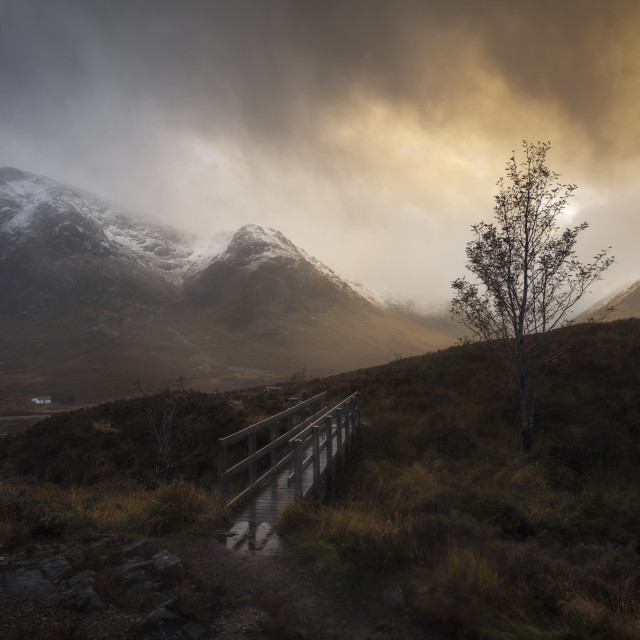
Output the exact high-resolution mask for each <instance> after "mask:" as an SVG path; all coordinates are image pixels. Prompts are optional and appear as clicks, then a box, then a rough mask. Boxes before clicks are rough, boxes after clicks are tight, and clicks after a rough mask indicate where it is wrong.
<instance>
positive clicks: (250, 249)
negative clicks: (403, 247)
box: [0, 169, 452, 401]
mask: <svg viewBox="0 0 640 640" xmlns="http://www.w3.org/2000/svg"><path fill="white" fill-rule="evenodd" d="M221 248H223V249H224V250H223V251H222V252H220V251H219V249H221ZM0 292H1V294H2V295H1V296H0V335H2V336H3V337H4V338H3V340H2V347H1V349H0V399H2V396H3V395H4V396H8V395H11V394H13V395H14V396H16V397H17V396H19V395H20V394H21V393H24V394H27V395H30V396H33V395H42V394H44V393H48V392H50V391H52V390H64V391H66V392H70V393H73V394H74V395H76V396H77V397H78V398H80V399H83V400H86V401H93V400H98V399H105V398H113V397H118V396H123V395H129V394H131V393H134V392H136V390H135V389H134V386H133V383H134V381H135V380H136V379H140V380H142V381H143V383H145V384H147V385H157V384H159V383H160V382H161V381H162V380H164V379H166V378H168V377H169V376H172V375H181V376H185V377H186V378H187V381H188V384H189V385H190V386H192V387H199V388H202V389H215V388H228V387H232V386H238V385H246V384H251V383H256V382H260V381H268V380H272V379H274V378H282V377H286V376H289V375H291V373H293V372H294V371H296V370H299V369H301V368H303V367H304V368H306V370H307V371H308V372H310V373H312V374H316V375H320V374H328V373H334V372H338V371H344V370H348V369H354V368H358V367H362V366H368V365H371V364H378V363H381V362H385V361H388V360H391V359H393V358H394V357H398V356H399V355H412V354H416V353H423V352H425V351H427V350H430V349H433V348H437V347H441V346H445V345H448V344H450V343H451V342H452V340H451V339H450V338H449V337H447V336H444V335H441V334H439V333H438V332H434V331H431V330H429V329H428V328H427V327H425V326H420V324H418V323H416V322H414V321H413V320H411V319H409V318H408V317H407V316H405V315H403V314H402V313H400V312H399V311H398V310H397V309H395V308H393V307H391V306H389V305H387V304H385V303H384V302H383V301H381V300H379V299H377V298H376V297H375V296H373V295H372V294H370V293H369V292H366V291H364V290H362V289H361V288H358V287H356V286H354V285H351V284H349V283H348V282H346V281H344V280H343V279H341V278H340V277H339V276H337V275H336V274H335V273H334V272H333V271H331V269H329V268H328V267H326V266H325V265H323V264H322V263H320V262H319V261H318V260H316V259H315V258H313V257H311V256H309V255H308V254H307V253H305V252H304V251H303V250H302V249H300V248H298V247H296V246H295V245H294V244H293V243H292V242H291V241H289V240H288V239H287V238H286V237H285V236H283V235H282V234H281V233H280V232H278V231H274V230H272V229H266V230H265V229H262V228H261V227H257V226H255V225H247V226H245V227H243V228H242V229H240V230H239V231H238V232H237V233H236V234H235V235H234V236H233V239H232V240H231V242H230V243H229V244H228V246H226V248H224V245H223V246H220V243H219V242H216V241H212V242H208V241H207V242H202V241H200V240H198V239H196V238H193V237H190V236H187V235H185V234H182V233H179V232H177V231H175V230H172V229H167V228H164V227H161V226H159V225H156V224H153V223H150V222H149V221H145V220H143V219H139V218H134V217H131V216H129V215H128V214H126V213H125V212H124V211H123V210H121V209H120V208H118V207H117V206H115V205H113V204H111V203H108V202H105V201H104V200H101V199H99V198H97V197H95V196H92V195H91V194H87V193H84V192H82V191H80V190H78V189H74V188H72V187H68V186H64V185H61V184H58V183H56V182H54V181H53V180H50V179H48V178H44V177H41V176H35V175H33V174H28V173H25V172H22V171H18V170H16V169H0Z"/></svg>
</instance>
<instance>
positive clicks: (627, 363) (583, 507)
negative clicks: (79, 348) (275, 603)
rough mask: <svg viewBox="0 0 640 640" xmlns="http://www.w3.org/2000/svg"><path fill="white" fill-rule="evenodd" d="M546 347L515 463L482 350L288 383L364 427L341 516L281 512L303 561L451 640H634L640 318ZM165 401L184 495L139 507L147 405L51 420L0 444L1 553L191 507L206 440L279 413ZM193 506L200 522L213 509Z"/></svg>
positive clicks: (500, 380) (207, 470) (316, 508)
mask: <svg viewBox="0 0 640 640" xmlns="http://www.w3.org/2000/svg"><path fill="white" fill-rule="evenodd" d="M557 338H558V339H562V340H565V339H567V340H570V341H571V345H570V348H569V349H568V350H567V351H565V352H564V353H563V355H562V356H561V357H560V358H559V359H558V360H557V361H555V362H553V363H551V364H550V366H549V368H548V371H547V377H546V382H545V385H544V388H543V389H542V393H541V397H540V400H539V413H538V422H537V424H538V431H537V434H536V441H535V445H534V448H533V451H532V452H531V453H530V454H529V455H528V456H526V457H525V456H523V455H522V453H521V444H520V433H519V422H518V401H517V392H516V387H515V385H514V384H513V382H512V380H511V379H510V377H509V375H508V374H507V372H505V371H504V369H503V368H502V367H501V366H500V364H499V363H497V362H496V360H495V359H494V356H493V354H492V352H491V350H490V349H489V348H488V346H487V345H482V344H477V345H465V346H460V347H454V348H450V349H447V350H445V351H441V352H437V353H433V354H428V355H425V356H419V357H413V358H404V359H400V358H399V359H397V360H395V361H393V362H390V363H389V364H387V365H384V366H381V367H375V368H371V369H362V370H358V371H354V372H351V373H348V374H343V375H340V376H332V377H330V378H324V379H318V380H311V381H305V380H303V381H300V382H299V383H297V384H295V385H294V384H290V385H288V386H287V387H286V388H285V391H286V393H288V394H291V395H299V396H304V395H311V394H314V393H316V392H318V391H321V390H325V389H326V390H328V392H329V403H331V401H332V400H336V401H337V400H339V399H340V398H341V397H344V396H345V395H346V394H348V393H350V392H352V391H355V390H359V391H360V392H361V394H362V413H363V419H364V421H365V422H366V424H367V426H366V428H365V429H363V432H362V438H361V441H360V446H359V448H358V457H357V460H356V461H355V464H354V465H353V467H352V471H351V473H350V475H349V477H348V479H347V480H348V481H347V483H346V485H345V488H344V490H343V492H342V494H341V495H340V496H339V497H338V499H337V500H336V502H335V503H334V504H332V505H319V504H305V505H299V506H295V507H293V508H290V509H289V510H288V511H287V512H286V513H285V516H284V518H283V520H282V522H281V531H282V532H283V534H284V535H285V536H286V537H287V538H288V539H289V540H290V542H291V543H292V544H293V545H294V547H295V548H296V549H297V551H298V553H299V555H300V557H301V558H302V559H303V560H304V561H305V562H308V563H309V566H310V567H314V568H315V570H317V571H319V572H320V574H321V575H322V576H324V578H325V579H326V580H327V581H328V583H329V584H331V585H334V584H336V583H340V584H341V588H343V589H354V590H356V591H357V592H358V593H361V594H363V595H364V596H365V597H367V598H368V599H369V601H370V602H372V604H373V605H374V606H377V604H378V601H380V600H382V593H383V591H384V589H385V588H386V587H388V586H389V585H391V584H394V583H399V584H401V585H402V587H403V591H404V593H405V596H406V598H405V599H406V601H407V606H408V609H409V610H410V612H411V614H412V615H413V616H414V617H415V618H416V619H418V620H419V621H422V622H423V623H424V624H425V625H426V626H428V627H434V626H435V627H440V628H442V629H444V630H445V631H446V632H450V633H457V634H460V635H459V637H468V638H499V639H507V638H509V639H511V638H513V639H515V638H531V639H534V638H535V639H544V640H551V639H554V640H555V639H567V640H568V639H577V638H594V639H595V638H640V613H639V611H640V578H639V576H640V571H639V569H640V555H639V551H640V466H639V465H638V458H639V454H640V321H638V320H626V321H618V322H613V323H607V324H604V325H595V324H593V325H579V326H576V327H572V328H569V329H567V330H563V331H562V332H560V333H558V334H557ZM246 393H247V394H251V393H253V391H251V390H249V391H247V392H246ZM256 398H258V395H256ZM176 400H178V401H179V402H178V405H179V408H178V414H179V416H180V418H181V419H184V421H185V424H187V423H189V424H190V425H192V427H193V431H192V434H193V436H194V437H195V440H194V441H197V442H201V441H202V442H205V443H206V446H203V447H202V448H201V450H200V451H199V452H198V455H196V456H194V457H193V458H192V459H190V460H189V462H188V464H186V465H185V466H184V467H183V468H182V469H181V472H182V474H183V476H184V478H185V479H186V480H188V481H190V482H191V483H193V484H188V483H185V482H182V481H179V480H178V481H176V480H174V481H173V484H170V485H168V486H169V487H172V489H170V490H169V489H167V486H164V487H161V488H160V489H159V490H157V491H156V492H153V491H151V489H150V487H152V486H153V485H154V482H155V476H154V460H153V456H151V454H150V451H149V448H148V444H149V443H148V431H149V423H148V411H147V409H146V405H145V402H147V401H148V399H146V400H144V399H143V400H137V401H127V402H124V401H123V402H117V403H109V404H106V405H100V406H98V407H94V408H91V409H83V410H82V411H78V412H73V413H69V414H66V415H60V416H55V417H54V418H51V419H50V420H48V421H46V422H43V423H41V424H39V425H36V426H35V427H33V428H32V429H31V430H29V431H28V432H27V433H26V434H25V435H24V436H21V437H18V438H14V439H10V440H8V441H6V443H5V446H4V447H3V448H2V452H1V453H0V469H1V470H2V476H3V477H4V480H2V481H1V482H0V521H2V522H3V523H5V524H4V525H3V527H4V528H3V527H0V537H1V538H2V539H0V543H3V544H16V543H17V542H18V541H19V540H20V539H21V536H22V539H24V537H28V536H37V535H54V534H55V535H73V533H74V531H76V530H78V529H81V530H83V531H87V532H92V531H105V530H108V529H109V527H110V526H111V527H112V528H116V529H118V530H122V528H123V527H124V528H125V529H126V527H127V526H133V525H131V524H127V523H136V522H137V523H140V522H141V521H142V520H141V519H140V514H141V513H143V511H144V509H145V508H147V509H149V508H151V507H149V506H148V505H149V504H155V505H156V511H155V513H156V514H157V513H159V512H160V513H166V509H165V511H162V509H161V508H160V507H158V505H161V504H166V500H169V501H171V500H173V504H175V503H180V502H182V503H184V504H186V503H187V502H188V503H189V504H192V502H193V501H187V500H186V499H185V498H184V497H182V498H176V495H178V494H179V495H189V491H190V490H189V489H188V487H193V486H194V485H196V486H199V489H198V491H205V492H206V491H207V490H208V489H210V488H212V485H213V483H214V479H215V450H214V448H215V439H216V438H217V437H218V436H219V435H222V434H224V433H228V432H231V431H234V430H236V429H237V428H239V427H240V426H242V425H243V424H246V422H247V421H253V420H255V419H257V418H258V417H259V416H260V415H266V414H270V413H275V411H276V410H277V407H276V405H275V404H273V406H271V405H270V404H269V403H270V402H272V401H271V400H269V401H267V399H265V398H264V397H263V396H260V397H259V400H258V399H257V400H255V402H256V403H257V404H254V405H253V407H252V409H251V413H249V414H248V413H247V412H246V411H245V410H238V409H234V408H232V407H230V406H229V405H228V404H226V403H217V402H215V401H214V400H213V399H211V398H210V397H209V396H206V395H204V394H198V393H188V392H184V393H183V394H181V395H180V394H179V395H178V396H177V397H176ZM273 402H275V401H273ZM115 477H117V478H119V481H118V483H115V482H114V478H115ZM125 481H126V482H127V483H129V484H127V485H126V489H125V488H123V484H124V483H125ZM180 482H182V484H180ZM176 483H178V484H176ZM132 486H136V487H138V488H139V489H138V491H141V492H142V493H141V494H140V493H138V494H132V493H126V492H127V491H130V489H131V487H132ZM65 487H66V488H65ZM161 492H164V493H163V494H162V493H161ZM180 492H182V493H180ZM138 495H141V496H142V497H140V498H136V497H135V496H138ZM194 495H195V494H194ZM197 495H198V498H197V500H195V498H194V500H195V504H196V506H197V505H199V506H198V509H200V510H202V511H203V512H206V513H208V514H209V515H208V516H207V517H209V518H211V511H210V510H209V511H207V509H205V506H204V505H206V504H209V505H210V504H211V502H212V501H214V498H213V497H212V494H210V493H208V494H206V495H204V494H197ZM132 496H133V497H132ZM167 496H169V497H167ZM172 496H173V497H172ZM125 498H126V499H125ZM163 500H164V501H165V502H162V501H163ZM207 501H208V502H207ZM52 505H53V506H52ZM96 505H97V506H96ZM114 505H119V506H114ZM144 505H147V506H146V507H145V506H144ZM54 507H55V508H54ZM109 509H111V511H109ZM47 510H48V511H47ZM51 513H53V514H54V515H55V518H57V520H56V519H55V518H53V520H52V519H51V518H52V516H51ZM110 513H111V514H115V515H111V516H110V515H109V514H110ZM145 513H147V515H148V513H149V511H147V512H145ZM216 513H218V514H219V513H220V510H219V507H218V511H217V512H216ZM47 514H48V515H47ZM56 514H57V515H56ZM136 514H137V515H136ZM89 516H90V517H89ZM47 517H49V519H48V520H47ZM145 517H146V516H145ZM9 518H11V522H12V523H13V524H12V525H11V527H8V526H7V525H6V522H7V521H9ZM110 518H111V521H110ZM127 518H128V519H127ZM89 520H90V521H89ZM196 520H197V516H196V515H194V513H193V512H190V513H189V514H188V517H187V516H183V515H180V514H179V515H178V516H177V518H176V519H175V520H174V521H173V523H169V524H170V525H171V526H172V527H173V528H174V530H175V528H176V527H177V528H178V529H179V528H180V527H181V526H184V525H185V523H187V522H195V521H196ZM150 521H153V520H150ZM155 521H156V522H157V521H158V519H157V518H156V520H155ZM219 521H220V520H218V522H219ZM47 522H49V523H50V522H57V523H58V528H57V529H55V531H53V530H52V529H51V527H50V526H49V529H47ZM110 522H111V525H110ZM209 522H210V520H209ZM25 523H26V524H25ZM160 524H161V525H162V521H161V522H160ZM162 528H163V527H161V529H162ZM134 530H135V528H134Z"/></svg>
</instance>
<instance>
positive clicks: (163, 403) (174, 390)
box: [138, 377, 202, 482]
mask: <svg viewBox="0 0 640 640" xmlns="http://www.w3.org/2000/svg"><path fill="white" fill-rule="evenodd" d="M138 387H139V388H141V385H140V384H139V383H138ZM141 390H142V389H141ZM182 391H184V378H182V377H180V378H175V379H174V378H173V377H172V378H169V380H168V381H167V382H166V384H165V385H164V388H163V389H161V390H159V392H158V393H156V394H154V395H149V394H147V393H144V391H143V394H144V396H145V401H146V402H145V413H146V420H147V423H148V425H149V431H148V434H149V445H150V448H151V451H152V453H153V455H154V457H155V476H156V481H158V482H161V481H163V480H167V479H169V478H170V477H171V476H172V475H173V474H174V473H175V472H176V471H177V470H178V469H179V468H180V467H182V466H183V465H184V464H185V463H186V462H187V461H188V460H190V459H191V458H193V457H194V456H196V455H198V453H200V451H201V450H202V446H201V445H200V444H199V443H194V442H192V441H191V438H189V435H190V432H191V431H192V425H191V424H190V423H189V422H187V421H185V420H184V419H180V418H179V417H178V403H177V400H176V395H177V394H179V393H180V392H182Z"/></svg>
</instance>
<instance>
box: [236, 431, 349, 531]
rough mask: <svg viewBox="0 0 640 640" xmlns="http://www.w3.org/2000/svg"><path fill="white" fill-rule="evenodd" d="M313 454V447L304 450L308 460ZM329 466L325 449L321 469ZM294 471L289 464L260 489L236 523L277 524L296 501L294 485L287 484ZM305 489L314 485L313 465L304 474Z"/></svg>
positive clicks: (334, 454)
mask: <svg viewBox="0 0 640 640" xmlns="http://www.w3.org/2000/svg"><path fill="white" fill-rule="evenodd" d="M324 441H325V438H323V437H321V438H320V445H321V446H322V444H323V443H324ZM332 441H333V456H334V461H335V456H336V449H337V446H338V445H337V436H336V435H334V436H333V439H332ZM310 453H311V445H309V446H308V447H307V448H306V449H305V450H304V454H303V455H304V457H305V458H306V457H307V456H308V455H309V454H310ZM326 466H327V449H326V448H324V449H322V451H321V452H320V469H321V472H324V470H325V468H326ZM292 471H293V462H291V464H288V465H287V466H286V467H284V469H282V471H280V473H278V474H277V475H276V476H274V478H273V479H272V480H270V481H269V482H268V483H267V484H266V485H265V486H263V487H262V488H260V489H258V491H257V492H256V493H255V495H254V496H253V497H252V498H250V499H249V502H247V503H246V504H245V505H244V506H243V507H242V508H241V509H240V510H239V511H238V513H237V514H236V515H235V517H234V520H235V521H236V522H269V523H271V524H275V523H276V522H277V520H278V518H279V517H280V514H281V513H282V512H283V511H284V510H285V507H286V506H287V505H288V504H291V503H292V502H293V501H294V497H293V483H291V486H289V485H288V484H287V481H288V478H289V475H290V474H291V472H292ZM303 478H304V480H303V487H305V489H306V487H308V486H309V485H310V484H312V483H313V464H310V465H309V466H308V467H307V468H306V469H305V470H304V474H303Z"/></svg>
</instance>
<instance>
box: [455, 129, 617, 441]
mask: <svg viewBox="0 0 640 640" xmlns="http://www.w3.org/2000/svg"><path fill="white" fill-rule="evenodd" d="M522 147H523V150H524V156H525V157H524V160H523V161H522V162H520V163H518V162H516V158H515V152H514V154H513V155H512V156H511V158H510V159H509V162H508V163H507V167H506V177H507V180H506V181H505V179H504V178H501V179H500V180H499V181H498V187H499V192H498V195H496V197H495V200H496V204H495V207H494V212H495V220H496V222H495V223H490V224H487V223H485V222H480V223H478V224H476V225H473V227H472V230H473V233H474V235H475V238H474V239H473V240H472V241H471V242H469V243H468V244H467V248H466V253H467V264H466V267H467V269H468V270H469V271H470V272H471V273H472V274H473V275H474V276H475V277H476V279H477V281H478V282H469V281H468V280H466V278H458V279H457V280H454V281H453V282H452V287H453V288H454V290H455V296H454V298H453V301H452V303H451V315H452V316H453V318H455V319H457V320H459V321H460V322H462V323H463V324H465V325H466V326H467V328H469V329H470V330H471V332H472V334H473V335H474V337H475V338H477V339H481V340H486V341H488V342H489V343H490V344H491V345H492V346H493V347H494V348H495V349H496V351H497V353H498V354H499V355H500V357H501V358H502V360H503V361H504V362H505V363H506V364H507V366H508V367H509V368H510V369H511V371H512V372H513V374H514V375H515V378H516V381H517V384H518V389H519V393H520V425H521V428H522V447H523V450H524V451H525V452H526V451H529V450H530V448H531V445H532V442H533V435H534V415H535V404H536V398H537V393H538V387H539V383H540V379H541V367H542V365H543V364H544V362H545V361H546V360H548V359H549V358H551V357H553V356H554V355H556V354H557V352H558V347H555V348H551V347H550V343H549V341H548V340H547V337H548V334H549V332H550V331H552V330H553V329H557V328H559V327H561V326H564V325H567V324H569V323H570V319H569V311H570V310H571V309H572V308H573V306H574V305H575V304H576V302H577V301H578V300H580V298H582V296H583V295H584V294H585V293H587V291H588V288H589V286H590V285H591V284H593V283H594V282H595V281H597V280H600V279H601V277H602V273H603V272H604V271H605V270H606V269H608V268H609V266H610V265H611V264H612V263H613V257H610V256H608V255H607V253H608V249H604V250H602V251H600V252H599V253H597V254H596V255H595V256H594V257H593V260H592V261H591V262H589V263H583V262H580V261H579V260H578V258H577V256H576V252H575V244H576V241H577V237H578V234H579V233H580V232H581V231H584V230H585V229H586V228H587V226H588V225H587V223H586V222H583V223H581V224H579V225H577V226H575V227H572V228H565V229H563V230H561V229H560V226H559V223H558V218H559V216H560V215H561V214H562V212H563V211H564V209H565V207H566V205H567V202H568V199H569V198H570V197H571V196H572V194H573V192H574V191H575V189H576V186H575V185H572V184H569V185H561V184H559V183H557V179H558V177H559V174H557V173H555V172H553V171H551V170H550V169H549V168H548V167H547V166H546V156H547V152H548V151H549V149H550V144H549V143H548V142H539V143H537V144H531V143H527V142H526V141H524V142H523V143H522Z"/></svg>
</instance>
